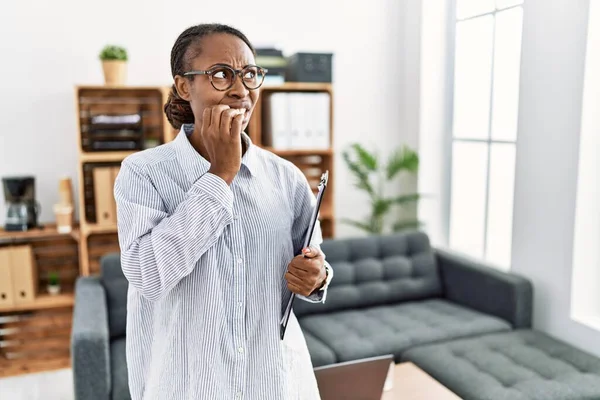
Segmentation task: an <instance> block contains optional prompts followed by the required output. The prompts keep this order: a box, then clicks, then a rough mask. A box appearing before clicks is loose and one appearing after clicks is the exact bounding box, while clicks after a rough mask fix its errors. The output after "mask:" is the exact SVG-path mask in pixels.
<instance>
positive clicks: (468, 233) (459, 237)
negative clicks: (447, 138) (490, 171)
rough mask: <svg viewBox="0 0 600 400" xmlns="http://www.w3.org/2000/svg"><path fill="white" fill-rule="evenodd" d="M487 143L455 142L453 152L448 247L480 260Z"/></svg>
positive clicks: (481, 254) (482, 236) (481, 255)
mask: <svg viewBox="0 0 600 400" xmlns="http://www.w3.org/2000/svg"><path fill="white" fill-rule="evenodd" d="M487 146H488V145H487V144H486V143H469V142H466V143H465V142H456V143H454V145H453V149H452V194H451V202H452V203H451V208H450V246H451V247H452V248H454V249H456V250H458V251H461V252H464V253H467V254H470V255H472V256H474V257H483V243H484V242H483V238H484V233H485V232H484V222H485V193H486V181H487V178H486V176H487V156H488V150H487Z"/></svg>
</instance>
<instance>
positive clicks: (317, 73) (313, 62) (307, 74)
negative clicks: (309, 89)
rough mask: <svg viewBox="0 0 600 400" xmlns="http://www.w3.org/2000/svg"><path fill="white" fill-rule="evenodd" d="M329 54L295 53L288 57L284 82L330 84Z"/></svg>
mask: <svg viewBox="0 0 600 400" xmlns="http://www.w3.org/2000/svg"><path fill="white" fill-rule="evenodd" d="M332 57H333V54H331V53H296V54H293V55H291V56H290V57H288V60H287V66H286V72H285V80H286V81H288V82H327V83H331V75H332V72H331V69H332V68H331V60H332Z"/></svg>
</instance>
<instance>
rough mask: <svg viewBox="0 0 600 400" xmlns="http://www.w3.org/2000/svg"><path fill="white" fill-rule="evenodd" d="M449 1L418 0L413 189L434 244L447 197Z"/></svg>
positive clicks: (442, 240)
mask: <svg viewBox="0 0 600 400" xmlns="http://www.w3.org/2000/svg"><path fill="white" fill-rule="evenodd" d="M451 9H452V4H451V1H447V0H444V1H440V0H422V18H421V62H420V94H419V100H420V108H419V124H420V125H419V155H420V159H421V168H420V171H419V192H420V193H424V194H426V195H427V196H428V197H427V198H426V199H424V200H423V201H421V202H420V204H419V219H420V220H422V221H423V222H424V223H425V230H426V231H427V234H428V235H429V237H430V240H431V242H432V243H433V244H434V245H435V246H439V247H446V246H447V244H448V231H449V228H448V223H449V219H448V213H449V207H448V204H449V200H448V199H449V197H450V190H449V189H450V186H449V180H450V172H451V171H450V168H447V166H449V165H451V162H450V154H449V151H448V149H450V143H451V136H450V133H451V130H450V129H449V127H450V126H451V125H450V121H451V119H450V118H451V110H452V108H451V104H450V101H451V99H452V96H451V86H452V85H451V83H452V78H453V75H452V73H451V69H450V68H451V66H452V62H451V57H453V54H452V53H451V50H450V49H451V47H450V38H449V35H451V34H452V32H454V27H453V25H452V24H453V19H452V17H451V16H450V10H451Z"/></svg>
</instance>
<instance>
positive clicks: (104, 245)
mask: <svg viewBox="0 0 600 400" xmlns="http://www.w3.org/2000/svg"><path fill="white" fill-rule="evenodd" d="M168 93H169V88H168V87H165V86H114V87H112V86H77V87H75V109H76V118H77V146H78V149H79V162H78V174H79V193H78V204H79V213H80V221H79V224H80V230H79V232H80V236H81V238H80V240H79V268H80V272H81V274H82V275H84V276H86V275H92V274H97V273H98V272H99V258H100V257H101V256H102V255H103V254H105V253H107V252H113V251H119V247H118V240H117V236H116V232H117V223H116V205H115V204H114V196H113V188H114V179H115V178H116V175H117V174H118V171H119V168H120V165H121V162H122V161H123V160H124V159H125V158H126V157H127V156H129V155H131V154H133V153H135V152H137V151H141V150H144V149H146V148H151V147H155V146H158V145H161V144H164V143H167V142H169V141H171V140H173V138H174V137H175V136H176V134H177V132H176V131H175V130H174V129H173V128H172V127H171V126H170V124H169V122H168V120H167V118H166V117H165V115H164V112H163V106H164V104H165V102H166V101H167V97H168ZM106 116H110V117H115V116H120V117H123V118H126V117H132V116H134V117H136V116H137V117H138V118H139V120H138V122H137V123H130V124H129V125H127V124H124V123H122V125H123V127H122V128H120V132H124V139H120V138H119V137H118V136H116V135H115V134H114V133H110V132H114V130H113V131H111V130H110V129H108V128H107V129H106V132H109V133H108V134H107V135H105V137H104V138H103V137H102V132H103V129H102V128H101V127H102V125H101V124H98V123H96V124H94V122H93V120H94V118H102V117H106ZM107 125H108V126H109V127H111V126H112V129H115V125H118V124H116V123H112V124H107ZM98 132H100V136H98ZM92 133H93V135H92ZM127 135H129V136H127Z"/></svg>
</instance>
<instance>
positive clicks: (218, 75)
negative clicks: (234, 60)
mask: <svg viewBox="0 0 600 400" xmlns="http://www.w3.org/2000/svg"><path fill="white" fill-rule="evenodd" d="M213 78H217V79H225V71H217V72H215V73H214V74H213Z"/></svg>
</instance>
